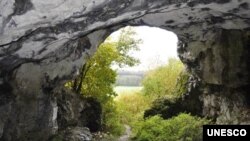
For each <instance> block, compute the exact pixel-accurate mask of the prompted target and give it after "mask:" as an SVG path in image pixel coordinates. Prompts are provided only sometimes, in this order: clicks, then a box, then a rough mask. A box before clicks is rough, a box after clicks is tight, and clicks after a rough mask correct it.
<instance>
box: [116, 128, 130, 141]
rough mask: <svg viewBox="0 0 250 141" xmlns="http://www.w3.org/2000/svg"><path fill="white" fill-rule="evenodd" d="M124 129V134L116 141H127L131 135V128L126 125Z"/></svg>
mask: <svg viewBox="0 0 250 141" xmlns="http://www.w3.org/2000/svg"><path fill="white" fill-rule="evenodd" d="M124 127H125V129H126V130H125V133H124V135H122V136H121V137H120V138H119V140H118V141H129V137H130V135H131V127H130V126H128V125H124Z"/></svg>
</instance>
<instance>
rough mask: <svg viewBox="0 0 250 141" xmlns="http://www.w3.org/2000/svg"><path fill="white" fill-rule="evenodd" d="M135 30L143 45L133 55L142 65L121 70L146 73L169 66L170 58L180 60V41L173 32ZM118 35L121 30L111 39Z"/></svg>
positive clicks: (153, 29)
mask: <svg viewBox="0 0 250 141" xmlns="http://www.w3.org/2000/svg"><path fill="white" fill-rule="evenodd" d="M133 29H134V30H135V32H136V33H137V37H138V38H140V39H141V40H142V43H141V44H140V45H139V48H140V51H133V52H131V54H132V55H133V56H134V57H136V58H138V59H139V60H140V62H141V63H140V64H139V65H138V66H134V67H125V68H122V69H119V70H128V71H146V70H149V69H152V68H155V67H157V66H160V65H164V64H167V62H168V59H169V58H178V57H177V42H178V39H177V36H176V35H175V34H174V33H173V32H170V31H167V30H164V29H160V28H156V27H147V26H139V27H133ZM118 35H119V30H118V31H116V32H114V33H112V34H111V38H117V37H118ZM116 69H118V68H116Z"/></svg>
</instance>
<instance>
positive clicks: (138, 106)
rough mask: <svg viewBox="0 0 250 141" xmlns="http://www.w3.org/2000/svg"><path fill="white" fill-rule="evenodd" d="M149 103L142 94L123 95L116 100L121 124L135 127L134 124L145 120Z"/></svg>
mask: <svg viewBox="0 0 250 141" xmlns="http://www.w3.org/2000/svg"><path fill="white" fill-rule="evenodd" d="M148 101H149V100H148V99H147V97H145V96H144V95H142V94H141V93H140V92H130V93H126V94H121V95H120V96H119V97H118V98H117V100H116V102H117V108H118V111H119V113H120V115H119V117H120V122H121V123H123V124H128V125H130V126H131V127H133V124H134V122H136V121H138V120H142V119H143V113H144V110H145V109H147V108H148V107H149V103H150V102H148Z"/></svg>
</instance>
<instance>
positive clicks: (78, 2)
mask: <svg viewBox="0 0 250 141" xmlns="http://www.w3.org/2000/svg"><path fill="white" fill-rule="evenodd" d="M249 5H250V2H249V0H206V1H204V0H119V1H118V0H84V1H82V0H53V1H51V0H50V1H49V0H46V1H40V0H2V1H1V2H0V112H1V114H0V138H2V139H3V140H7V141H11V140H16V139H21V138H25V139H26V140H27V139H30V140H47V138H48V137H50V136H51V135H53V134H55V133H56V132H57V130H58V125H57V108H58V107H57V101H56V99H55V98H54V96H53V95H50V94H51V93H53V92H52V91H54V88H55V87H56V86H58V85H60V84H62V83H63V82H64V81H65V80H67V79H69V78H71V77H73V76H74V75H75V74H76V73H77V70H78V68H79V67H80V66H81V65H82V63H83V58H84V56H85V55H86V54H92V53H93V52H94V51H95V48H96V47H97V46H98V45H99V44H100V43H101V42H102V41H103V40H104V39H105V37H107V36H108V35H109V34H110V33H111V32H113V31H115V30H117V29H119V28H121V27H123V26H126V25H133V26H137V25H147V26H155V27H160V28H163V29H166V30H170V31H173V32H175V33H176V34H177V35H178V37H179V39H180V41H181V44H180V46H179V48H178V52H179V56H180V58H181V60H182V61H183V62H184V63H185V64H186V66H187V68H188V69H189V70H190V71H191V72H192V73H193V75H194V76H195V78H197V80H199V81H200V82H201V83H202V85H203V88H202V92H201V93H200V94H199V95H200V99H201V100H202V101H203V115H205V116H209V117H213V118H215V120H216V121H217V123H235V124H237V123H249V121H250V117H249V103H250V99H249V90H248V87H249V84H250V83H249V80H250V78H249V72H250V67H249V66H250V62H249V60H250V59H249V56H250V51H249V48H250V32H249V27H250V14H249V13H250V10H249ZM192 84H193V85H192V86H194V85H195V84H196V83H195V82H194V83H192ZM38 133H39V135H40V136H38V135H37V134H38Z"/></svg>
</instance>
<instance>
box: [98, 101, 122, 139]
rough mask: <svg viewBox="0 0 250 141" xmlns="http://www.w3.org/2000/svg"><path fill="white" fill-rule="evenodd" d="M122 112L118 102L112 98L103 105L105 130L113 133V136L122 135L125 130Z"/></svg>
mask: <svg viewBox="0 0 250 141" xmlns="http://www.w3.org/2000/svg"><path fill="white" fill-rule="evenodd" d="M119 115H121V114H120V112H119V110H118V108H117V105H116V103H115V102H114V101H113V100H110V101H109V102H107V103H106V104H105V105H103V115H102V116H103V117H102V119H103V121H102V123H103V125H102V127H103V131H105V132H108V133H110V134H112V135H113V136H120V135H122V133H123V132H124V126H123V124H122V123H121V121H120V116H119Z"/></svg>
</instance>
